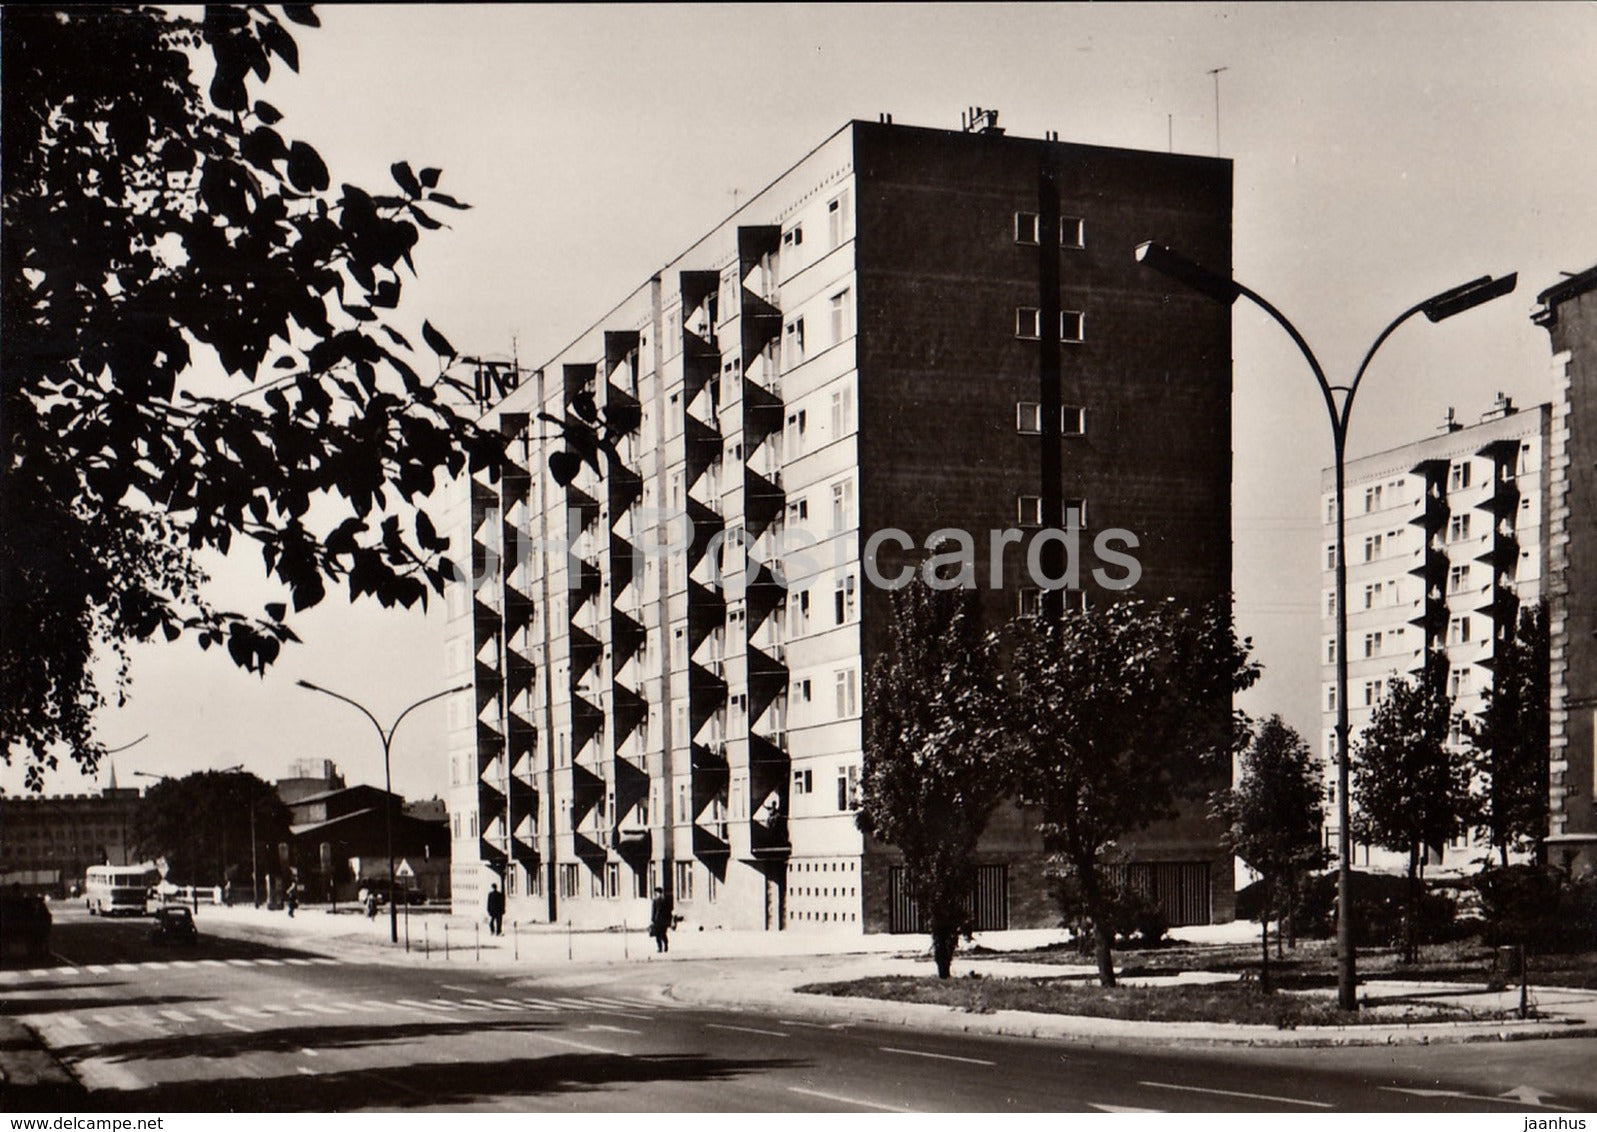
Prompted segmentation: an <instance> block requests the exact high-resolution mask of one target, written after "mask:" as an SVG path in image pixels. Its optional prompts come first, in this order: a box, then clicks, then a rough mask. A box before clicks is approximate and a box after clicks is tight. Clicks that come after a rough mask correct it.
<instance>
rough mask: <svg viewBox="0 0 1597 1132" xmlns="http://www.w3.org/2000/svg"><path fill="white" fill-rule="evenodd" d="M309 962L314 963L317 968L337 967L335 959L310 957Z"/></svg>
mask: <svg viewBox="0 0 1597 1132" xmlns="http://www.w3.org/2000/svg"><path fill="white" fill-rule="evenodd" d="M311 962H312V963H314V964H315V965H316V966H318V967H336V966H338V960H337V959H329V958H328V957H327V956H325V955H316V956H312V957H311Z"/></svg>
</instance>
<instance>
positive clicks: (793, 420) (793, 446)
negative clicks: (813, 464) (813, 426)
mask: <svg viewBox="0 0 1597 1132" xmlns="http://www.w3.org/2000/svg"><path fill="white" fill-rule="evenodd" d="M808 425H809V414H808V413H806V412H805V411H804V410H803V409H796V410H794V411H793V412H791V413H789V414H788V415H787V449H788V453H787V454H788V457H789V458H792V457H794V456H797V455H799V454H801V453H802V452H803V451H804V430H805V429H806V428H807V427H808Z"/></svg>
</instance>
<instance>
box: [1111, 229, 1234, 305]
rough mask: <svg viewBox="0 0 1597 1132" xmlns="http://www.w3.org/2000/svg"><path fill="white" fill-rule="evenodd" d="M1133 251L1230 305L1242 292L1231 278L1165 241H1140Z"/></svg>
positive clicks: (1146, 264) (1145, 261)
mask: <svg viewBox="0 0 1597 1132" xmlns="http://www.w3.org/2000/svg"><path fill="white" fill-rule="evenodd" d="M1132 254H1133V255H1134V256H1135V258H1136V260H1137V262H1138V263H1140V264H1142V265H1143V266H1144V267H1151V268H1153V269H1154V270H1155V271H1157V272H1158V273H1159V274H1160V275H1163V276H1165V277H1167V278H1170V279H1174V280H1175V281H1176V282H1178V283H1185V284H1186V285H1187V286H1188V287H1191V288H1192V289H1193V290H1194V291H1197V292H1198V293H1199V294H1202V295H1207V296H1209V298H1211V299H1213V300H1214V301H1215V302H1217V303H1222V304H1224V305H1226V306H1230V305H1231V304H1232V303H1234V302H1236V301H1237V297H1238V296H1239V295H1241V294H1242V290H1241V288H1239V287H1238V286H1237V284H1236V283H1235V282H1233V281H1232V280H1231V279H1229V278H1227V277H1226V276H1224V275H1221V274H1219V273H1218V272H1214V271H1210V270H1209V269H1208V268H1207V267H1204V266H1203V265H1201V264H1198V263H1194V262H1193V261H1192V260H1190V259H1188V258H1187V257H1186V256H1184V255H1181V254H1179V253H1177V252H1173V251H1171V250H1170V249H1169V248H1167V247H1165V246H1164V245H1163V244H1156V243H1154V242H1153V241H1152V240H1147V241H1144V242H1143V243H1140V244H1138V245H1137V249H1136V251H1135V252H1133V253H1132Z"/></svg>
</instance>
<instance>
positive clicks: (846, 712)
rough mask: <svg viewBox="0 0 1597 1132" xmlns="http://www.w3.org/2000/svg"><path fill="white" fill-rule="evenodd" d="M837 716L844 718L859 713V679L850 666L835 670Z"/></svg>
mask: <svg viewBox="0 0 1597 1132" xmlns="http://www.w3.org/2000/svg"><path fill="white" fill-rule="evenodd" d="M835 675H836V680H835V683H836V685H837V718H839V719H844V718H846V717H848V716H851V715H856V714H858V713H859V681H858V678H857V676H856V675H855V672H854V670H853V669H852V668H839V669H838V670H837V672H836V674H835Z"/></svg>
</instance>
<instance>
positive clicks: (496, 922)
mask: <svg viewBox="0 0 1597 1132" xmlns="http://www.w3.org/2000/svg"><path fill="white" fill-rule="evenodd" d="M488 934H489V935H504V934H505V894H504V893H502V892H500V891H499V886H498V885H497V884H491V885H489V886H488Z"/></svg>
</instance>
